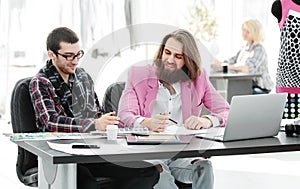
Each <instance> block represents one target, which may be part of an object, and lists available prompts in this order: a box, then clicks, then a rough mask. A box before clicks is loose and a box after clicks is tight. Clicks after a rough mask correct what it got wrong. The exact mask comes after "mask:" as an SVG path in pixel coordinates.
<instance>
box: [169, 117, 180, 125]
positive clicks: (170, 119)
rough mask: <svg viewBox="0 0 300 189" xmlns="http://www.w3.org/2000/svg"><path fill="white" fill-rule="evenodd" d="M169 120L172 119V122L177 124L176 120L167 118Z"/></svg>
mask: <svg viewBox="0 0 300 189" xmlns="http://www.w3.org/2000/svg"><path fill="white" fill-rule="evenodd" d="M169 120H170V121H172V122H173V123H175V124H177V123H178V122H177V121H175V120H174V119H171V118H169Z"/></svg>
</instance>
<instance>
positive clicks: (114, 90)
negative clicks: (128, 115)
mask: <svg viewBox="0 0 300 189" xmlns="http://www.w3.org/2000/svg"><path fill="white" fill-rule="evenodd" d="M124 88H125V82H116V83H113V84H111V85H110V86H108V87H107V89H106V91H105V94H104V97H103V102H102V105H103V109H104V112H106V113H108V112H112V111H115V112H116V115H118V106H119V101H120V97H121V95H122V92H123V90H124Z"/></svg>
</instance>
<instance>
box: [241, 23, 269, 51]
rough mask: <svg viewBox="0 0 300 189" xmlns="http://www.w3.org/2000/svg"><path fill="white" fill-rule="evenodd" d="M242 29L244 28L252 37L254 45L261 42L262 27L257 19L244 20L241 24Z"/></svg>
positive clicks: (262, 39)
mask: <svg viewBox="0 0 300 189" xmlns="http://www.w3.org/2000/svg"><path fill="white" fill-rule="evenodd" d="M242 29H246V30H247V31H248V32H249V34H250V36H251V38H252V39H253V44H254V46H256V45H258V44H261V43H262V42H263V41H264V33H263V27H262V24H261V23H260V21H258V20H257V19H249V20H246V21H245V22H244V23H243V24H242Z"/></svg>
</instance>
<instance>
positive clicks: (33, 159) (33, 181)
mask: <svg viewBox="0 0 300 189" xmlns="http://www.w3.org/2000/svg"><path fill="white" fill-rule="evenodd" d="M30 80H31V77H29V78H25V79H21V80H19V81H18V82H17V83H16V84H15V87H14V89H13V91H12V96H11V102H10V111H11V112H10V113H11V123H12V128H13V132H14V133H33V132H38V129H37V127H36V122H35V114H34V109H33V106H32V102H31V98H30V94H29V82H30ZM37 167H38V160H37V156H36V155H34V154H32V153H30V152H28V151H26V150H24V149H23V148H20V147H18V157H17V164H16V171H17V175H18V178H19V180H20V181H21V182H22V183H23V184H25V185H27V186H38V175H37V172H38V168H37Z"/></svg>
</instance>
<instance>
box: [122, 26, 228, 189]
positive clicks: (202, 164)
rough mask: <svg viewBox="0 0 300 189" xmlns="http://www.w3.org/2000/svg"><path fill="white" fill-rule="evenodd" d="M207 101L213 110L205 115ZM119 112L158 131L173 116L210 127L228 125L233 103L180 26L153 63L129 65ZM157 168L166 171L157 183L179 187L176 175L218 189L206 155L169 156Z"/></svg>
mask: <svg viewBox="0 0 300 189" xmlns="http://www.w3.org/2000/svg"><path fill="white" fill-rule="evenodd" d="M203 105H204V106H205V107H206V108H207V109H208V110H209V111H210V112H211V114H209V115H203V116H200V114H201V110H202V106H203ZM118 112H119V117H120V119H121V120H123V121H124V122H125V123H126V124H127V125H130V126H133V127H139V126H142V127H147V128H148V129H149V130H151V131H156V132H159V131H163V130H165V128H166V127H167V126H168V125H170V120H169V119H170V118H172V119H174V120H176V121H177V122H178V124H179V125H183V124H184V127H186V128H187V129H207V128H209V127H212V126H218V125H221V126H224V125H225V124H226V120H227V116H228V112H229V105H228V103H227V102H226V101H225V100H224V98H223V97H221V96H220V95H219V94H218V93H217V91H216V90H215V89H214V88H213V86H212V85H211V83H210V82H209V80H208V77H207V75H206V73H205V71H204V70H203V69H202V68H201V58H200V53H199V51H198V48H197V44H196V41H195V39H194V37H193V36H192V35H191V34H190V33H189V32H188V31H186V30H182V29H179V30H176V31H174V32H173V33H170V34H168V35H166V36H165V37H164V38H163V40H162V42H161V45H160V46H159V49H158V51H157V53H156V55H155V57H154V61H153V64H152V65H146V66H140V67H138V66H133V67H132V68H131V69H130V70H129V72H128V80H127V83H126V86H125V89H124V92H123V94H122V97H121V99H120V103H119V110H118ZM170 158H171V157H170ZM157 168H158V170H159V171H160V173H161V175H160V180H159V182H158V184H157V185H156V186H155V188H177V186H176V185H175V183H174V178H175V179H176V180H178V181H180V182H183V183H192V186H193V188H197V189H201V188H203V189H204V188H205V189H210V188H213V182H214V181H213V170H212V166H211V163H210V161H209V160H207V159H203V158H194V159H192V158H184V159H177V160H165V161H164V162H161V163H160V164H159V165H157Z"/></svg>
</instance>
